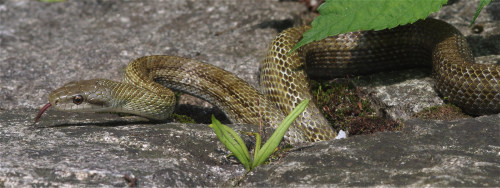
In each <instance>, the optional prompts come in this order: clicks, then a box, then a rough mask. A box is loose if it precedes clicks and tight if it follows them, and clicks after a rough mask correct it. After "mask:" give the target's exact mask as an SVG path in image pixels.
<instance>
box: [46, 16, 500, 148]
mask: <svg viewBox="0 0 500 188" xmlns="http://www.w3.org/2000/svg"><path fill="white" fill-rule="evenodd" d="M307 29H308V27H307V26H302V27H295V28H291V29H288V30H286V31H284V32H282V33H280V34H279V35H278V36H277V37H276V38H275V40H274V41H273V42H272V44H271V47H270V49H269V51H268V55H267V57H266V58H265V60H264V61H263V64H262V68H261V78H260V79H261V87H262V88H263V89H262V90H263V93H260V92H259V91H258V90H257V89H255V88H253V87H252V86H250V85H249V84H248V83H246V82H245V81H244V80H242V79H240V78H238V77H237V76H236V75H234V74H232V73H230V72H227V71H225V70H223V69H221V68H218V67H215V66H212V65H209V64H205V63H202V62H199V61H196V60H192V59H186V58H182V57H175V56H147V57H141V58H138V59H136V60H134V61H132V62H131V63H130V64H129V65H128V66H127V69H126V73H125V79H124V82H123V83H120V82H115V81H110V80H104V79H94V80H86V81H78V82H71V83H68V84H66V85H65V86H63V87H61V88H59V89H57V90H55V91H53V92H52V93H51V94H50V96H49V103H48V104H47V105H46V106H44V108H42V110H40V113H39V114H38V117H37V118H36V120H38V119H39V118H40V116H41V115H42V114H43V112H44V111H45V110H46V109H47V108H49V107H50V106H54V107H55V108H56V109H59V110H66V111H103V112H111V111H112V112H125V113H130V114H135V115H139V116H144V117H147V118H151V119H158V120H162V119H165V118H167V117H168V115H170V113H171V112H172V111H173V109H174V105H175V101H174V100H175V97H174V96H173V93H172V91H170V90H169V89H167V88H165V87H168V88H171V89H174V90H180V91H183V92H187V93H190V94H193V95H195V96H198V97H201V98H204V99H205V100H207V101H209V102H211V103H213V104H214V105H216V106H218V107H219V108H220V109H221V110H222V111H224V112H225V113H226V115H227V116H228V118H229V119H230V120H231V121H232V122H233V123H246V124H255V125H258V124H259V123H263V124H266V125H271V126H277V125H278V124H279V122H280V121H281V120H283V119H284V117H285V116H286V115H287V114H288V113H290V112H291V110H292V109H293V108H294V107H295V106H296V105H298V103H300V102H301V101H302V100H304V99H311V98H312V96H311V93H310V92H309V85H308V77H307V72H313V73H314V75H316V76H320V77H323V76H343V75H345V74H348V73H356V74H366V73H369V72H373V71H380V70H386V69H395V68H403V67H415V66H422V65H424V66H425V65H428V66H431V65H432V70H433V77H434V78H435V80H436V88H437V90H438V91H439V92H440V93H441V94H442V95H443V96H444V97H447V98H448V100H449V101H450V102H451V103H453V104H455V105H457V106H459V107H461V108H462V109H463V110H464V111H466V112H467V113H470V114H492V113H500V94H499V91H500V68H499V66H498V65H484V64H474V57H473V55H472V53H471V50H470V49H469V47H468V44H467V42H466V40H465V38H464V36H463V35H462V34H461V33H460V32H459V31H458V30H456V29H455V28H454V27H453V26H450V25H449V24H447V23H445V22H442V21H438V20H434V19H427V20H421V21H417V22H416V23H414V24H409V25H405V26H399V27H397V28H394V29H387V30H382V31H376V32H374V31H363V32H352V33H348V34H342V35H338V36H333V37H329V38H327V39H324V40H321V41H317V42H313V43H311V44H308V45H306V46H304V47H302V48H300V49H298V50H296V51H294V52H292V53H290V54H288V52H289V50H290V49H291V48H292V47H293V46H294V44H295V43H296V42H297V41H298V40H299V39H300V38H301V37H302V33H303V32H304V31H305V30H307ZM306 62H307V63H306ZM431 62H432V64H431ZM306 67H307V68H306ZM334 137H335V132H334V130H333V129H332V128H331V126H329V125H328V123H327V121H326V119H325V118H324V117H323V116H322V114H321V113H320V111H319V110H318V108H317V107H316V105H315V104H314V103H312V102H311V103H309V106H308V107H307V108H306V110H305V112H304V113H303V114H302V115H300V116H299V117H298V118H297V120H296V121H295V123H294V125H292V126H291V127H290V129H289V131H288V132H287V134H286V135H285V139H286V140H288V141H289V142H290V143H292V144H293V143H297V142H309V141H320V140H328V139H331V138H334Z"/></svg>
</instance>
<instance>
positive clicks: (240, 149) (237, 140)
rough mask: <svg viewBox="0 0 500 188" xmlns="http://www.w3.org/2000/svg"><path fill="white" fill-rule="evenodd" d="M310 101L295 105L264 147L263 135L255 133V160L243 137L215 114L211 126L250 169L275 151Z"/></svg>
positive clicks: (227, 146)
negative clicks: (220, 120)
mask: <svg viewBox="0 0 500 188" xmlns="http://www.w3.org/2000/svg"><path fill="white" fill-rule="evenodd" d="M308 103H309V100H308V99H306V100H304V101H302V102H301V103H300V104H299V105H297V107H295V109H293V111H292V112H291V113H290V114H289V115H288V116H287V117H286V118H285V119H284V120H283V121H282V122H281V124H280V125H279V126H278V128H277V129H276V130H275V131H274V132H273V134H272V135H271V137H269V139H268V140H267V142H266V143H265V144H264V145H263V146H262V147H261V146H260V144H261V137H260V135H259V134H257V133H255V135H256V143H255V150H254V157H253V160H252V158H251V157H250V152H248V148H247V147H246V145H245V143H244V142H243V139H241V137H240V136H239V135H238V134H237V133H236V132H235V131H234V130H232V129H231V128H230V127H228V126H226V125H224V124H221V123H220V122H219V121H218V120H217V119H215V117H214V116H213V115H212V124H210V125H209V126H210V127H211V128H212V129H214V131H215V134H216V135H217V137H218V138H219V140H220V141H221V142H222V144H224V146H226V148H227V149H228V150H229V151H231V152H232V153H233V154H234V156H236V158H237V159H238V160H239V161H240V162H241V163H242V164H243V165H244V166H245V169H246V170H247V171H250V170H252V169H254V168H255V167H257V166H259V165H261V164H262V163H264V161H266V159H267V158H268V157H269V156H270V155H271V154H272V153H273V152H274V151H275V149H276V148H277V147H278V145H279V144H280V142H281V140H282V139H283V136H285V133H286V131H287V130H288V128H289V127H290V125H291V124H292V123H293V121H295V119H296V118H297V116H299V115H300V114H301V113H302V112H303V111H304V110H305V109H306V107H307V104H308Z"/></svg>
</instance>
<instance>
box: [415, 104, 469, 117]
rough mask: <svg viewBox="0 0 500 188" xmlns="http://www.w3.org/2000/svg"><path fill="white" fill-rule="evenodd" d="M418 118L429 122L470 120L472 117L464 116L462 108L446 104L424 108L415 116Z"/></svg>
mask: <svg viewBox="0 0 500 188" xmlns="http://www.w3.org/2000/svg"><path fill="white" fill-rule="evenodd" d="M414 117H416V118H421V119H429V120H454V119H462V118H468V117H470V116H468V115H466V114H464V113H463V112H462V110H461V109H460V108H458V107H457V106H455V105H452V104H444V105H437V106H431V107H428V108H424V109H423V110H421V111H420V112H418V113H417V114H415V115H414Z"/></svg>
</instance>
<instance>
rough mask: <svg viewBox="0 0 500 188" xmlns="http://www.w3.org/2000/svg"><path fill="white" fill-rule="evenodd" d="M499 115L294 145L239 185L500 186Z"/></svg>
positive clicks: (416, 122) (414, 123)
mask: <svg viewBox="0 0 500 188" xmlns="http://www.w3.org/2000/svg"><path fill="white" fill-rule="evenodd" d="M499 122H500V116H498V115H497V116H484V117H480V118H476V119H463V120H459V121H450V122H438V121H424V120H418V119H415V120H409V121H407V122H406V123H405V128H404V129H403V130H402V131H401V132H385V133H376V134H374V135H362V136H354V137H350V138H348V139H343V140H334V141H327V142H321V143H317V144H314V145H313V146H310V147H303V148H295V150H296V151H292V152H289V153H287V154H286V156H285V157H283V158H282V159H281V160H280V161H279V162H277V164H273V165H266V166H263V167H260V168H258V169H256V170H255V171H253V172H251V173H250V174H249V175H248V176H246V177H245V179H244V181H242V184H241V185H244V186H250V187H268V186H283V187H284V186H287V187H288V186H292V187H300V186H308V185H327V186H341V187H346V186H380V185H383V186H385V187H393V186H395V187H401V186H408V187H428V186H431V187H457V186H467V187H478V186H485V187H495V186H499V185H500V179H498V177H499V176H500V158H499V157H500V147H499V146H500V137H499V133H500V124H499Z"/></svg>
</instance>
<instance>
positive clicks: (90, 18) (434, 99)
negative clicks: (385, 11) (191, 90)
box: [0, 0, 500, 187]
mask: <svg viewBox="0 0 500 188" xmlns="http://www.w3.org/2000/svg"><path fill="white" fill-rule="evenodd" d="M453 2H454V3H452V4H451V5H450V6H447V7H445V8H444V9H443V11H440V12H439V13H436V14H434V16H435V17H438V18H440V19H444V20H446V21H448V22H449V23H452V24H454V25H455V26H456V27H458V28H459V29H460V30H461V31H462V32H463V33H464V34H466V35H468V39H469V41H470V42H471V45H472V46H473V48H474V49H475V53H476V55H482V56H487V58H486V59H488V58H490V59H495V58H497V59H498V56H499V55H498V52H499V51H500V46H499V44H500V34H499V33H500V31H499V30H500V29H499V27H498V26H499V25H500V21H499V20H500V17H498V14H495V13H494V12H496V13H498V12H499V10H500V4H499V3H498V2H493V3H492V4H491V5H490V6H489V7H487V8H486V9H485V10H484V11H483V13H482V14H481V16H480V17H479V18H478V21H477V23H478V24H479V25H482V26H483V27H484V28H485V29H484V30H485V32H483V33H481V34H474V33H472V32H471V31H470V30H469V29H468V28H467V24H468V21H469V20H470V18H471V17H472V15H473V12H474V11H475V5H476V4H477V2H469V1H465V0H462V1H453ZM305 10H306V9H305V8H304V7H303V6H302V5H301V4H298V3H295V2H287V1H284V2H280V1H270V0H269V1H243V0H242V1H223V0H217V1H194V0H190V1H185V0H168V1H161V0H156V1H100V0H96V1H65V2H60V3H43V2H38V1H28V0H20V1H1V0H0V70H1V71H0V101H2V102H1V103H0V186H23V185H24V186H26V185H28V186H30V185H31V186H64V185H82V186H126V185H129V184H134V181H135V180H136V181H135V185H139V186H145V187H150V186H196V185H198V186H200V185H201V186H229V185H239V186H280V185H281V186H285V185H289V184H290V185H296V186H306V185H340V186H365V185H366V186H368V185H371V186H377V185H384V186H391V185H392V186H403V185H409V186H426V185H427V186H500V182H499V180H498V176H499V175H500V160H499V159H500V140H499V135H500V134H499V133H500V132H499V127H500V116H499V115H491V116H484V117H478V118H473V119H462V120H456V121H447V122H441V121H422V120H409V121H406V122H405V123H404V124H405V128H404V130H403V131H401V132H392V133H379V134H375V135H367V136H356V137H350V138H348V139H344V140H340V141H328V142H321V143H315V144H311V145H308V146H304V147H296V148H295V149H294V150H293V151H290V152H288V153H286V155H284V156H283V158H282V159H280V160H279V161H277V162H273V163H271V164H270V165H266V166H262V167H259V168H257V169H256V171H253V172H252V173H249V174H246V173H245V170H244V168H243V167H242V166H241V165H240V164H233V163H232V161H230V160H228V159H226V158H225V155H227V154H228V153H227V151H225V150H224V149H223V147H222V146H221V144H220V143H219V142H218V141H217V140H216V138H215V135H214V134H213V132H212V131H211V129H210V128H208V127H207V126H206V125H199V124H177V123H168V124H158V123H149V122H144V121H142V120H140V119H131V118H121V117H117V116H115V115H110V114H72V113H62V112H56V111H48V113H47V114H45V116H44V117H43V119H42V122H41V123H40V124H38V125H36V126H35V125H32V121H33V118H34V116H35V115H36V109H38V108H39V107H40V106H41V105H43V104H44V103H45V102H46V100H47V96H48V93H49V92H50V91H51V90H53V89H55V88H57V87H59V86H61V85H62V84H63V83H65V82H68V81H73V80H81V79H90V78H96V77H100V78H109V79H113V80H120V78H121V74H122V70H123V68H124V67H125V66H126V64H127V63H128V62H129V61H131V60H133V59H135V58H137V57H140V56H145V55H152V54H168V55H176V56H183V57H188V58H194V59H198V60H201V61H204V62H207V63H212V64H214V65H217V66H219V67H222V68H224V69H226V70H228V71H230V72H233V73H235V74H237V75H238V76H240V77H241V78H243V79H245V80H248V81H249V82H250V83H252V84H253V85H255V86H257V83H258V81H257V78H258V62H259V61H261V60H262V59H263V56H264V55H265V51H266V49H267V46H268V44H269V42H270V41H271V40H272V38H273V37H274V36H275V35H276V34H277V33H278V31H279V30H281V29H283V28H285V27H289V26H292V25H294V24H295V23H299V22H300V17H301V15H302V14H304V12H305ZM380 75H381V76H377V75H375V76H368V77H366V78H364V79H366V80H368V81H369V83H367V84H366V85H375V86H376V87H368V88H367V89H366V92H367V93H369V95H371V96H377V95H380V96H382V97H378V99H375V100H378V101H385V100H383V99H392V100H388V101H389V102H384V103H382V105H381V106H385V107H386V108H385V109H386V112H385V113H387V114H390V115H391V116H392V117H393V118H395V119H407V118H408V117H410V116H411V114H412V113H414V111H417V110H418V109H419V108H420V107H419V106H422V107H425V106H427V105H430V106H432V105H434V104H439V103H441V102H442V100H441V99H439V97H438V96H437V94H436V93H435V92H434V90H433V89H432V87H433V86H432V80H431V79H429V73H428V71H425V70H423V71H420V70H409V71H403V72H399V73H397V74H394V73H381V74H380ZM395 75H401V76H398V77H397V78H394V76H395ZM387 78H391V79H387ZM414 78H418V79H415V80H416V81H412V80H414ZM384 80H388V81H385V82H384V83H379V82H383V81H384ZM407 82H415V84H413V86H412V85H407V84H405V83H407ZM401 84H403V85H401ZM392 85H396V86H394V87H393V86H392ZM415 86H425V87H423V88H422V87H415ZM378 87H381V89H380V88H378ZM398 87H403V88H404V89H398ZM407 88H408V90H407ZM414 88H416V89H414ZM374 90H383V91H384V90H385V91H388V92H382V93H379V92H377V93H374ZM395 91H399V92H395ZM422 92H425V93H426V94H423V93H422ZM398 93H399V94H398ZM407 93H416V94H413V95H411V96H408V95H406V94H407ZM397 95H400V96H399V97H397ZM401 96H402V97H401ZM424 96H431V97H424ZM375 98H377V97H375ZM407 98H415V99H416V100H417V101H414V100H407ZM419 100H423V101H419ZM194 103H197V102H194ZM207 106H209V105H207ZM395 109H396V110H395ZM207 117H208V116H207ZM234 127H236V128H237V129H241V130H252V129H255V127H254V126H248V125H234ZM253 131H255V130H253ZM125 176H126V177H128V178H125ZM134 179H135V180H134Z"/></svg>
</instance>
